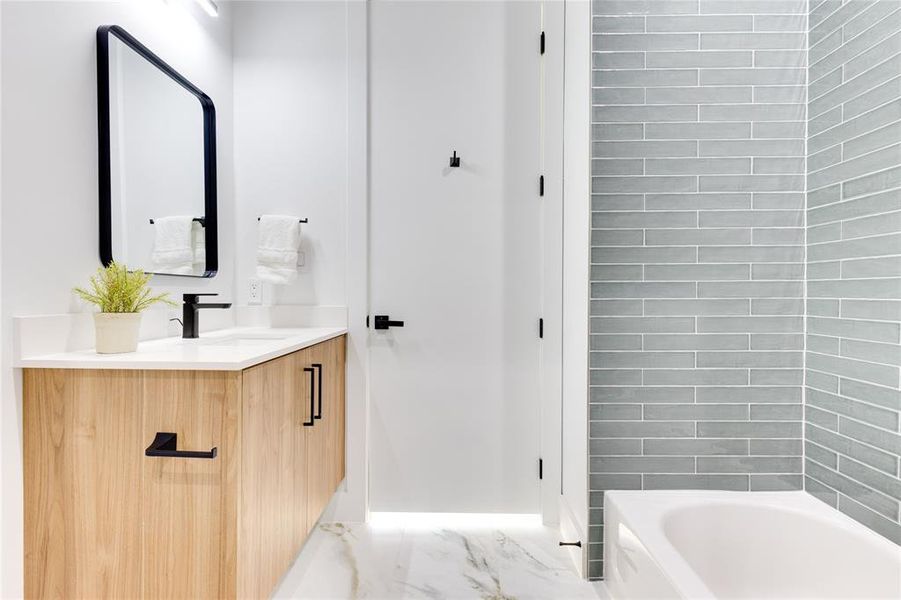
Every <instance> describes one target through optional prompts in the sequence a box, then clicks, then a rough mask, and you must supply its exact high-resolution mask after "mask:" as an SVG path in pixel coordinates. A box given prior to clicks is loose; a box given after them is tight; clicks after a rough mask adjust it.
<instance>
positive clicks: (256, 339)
mask: <svg viewBox="0 0 901 600" xmlns="http://www.w3.org/2000/svg"><path fill="white" fill-rule="evenodd" d="M286 339H288V338H287V337H286V336H280V335H262V334H257V335H253V334H248V335H232V336H228V337H222V338H208V339H205V340H204V339H203V338H201V341H200V343H201V344H203V345H205V346H262V345H265V344H271V343H272V342H278V341H281V340H286Z"/></svg>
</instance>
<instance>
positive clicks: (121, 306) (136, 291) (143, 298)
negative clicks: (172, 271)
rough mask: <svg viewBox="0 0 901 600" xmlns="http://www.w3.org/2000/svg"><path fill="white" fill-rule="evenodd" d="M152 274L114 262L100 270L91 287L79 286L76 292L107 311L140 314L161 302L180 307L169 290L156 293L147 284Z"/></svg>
mask: <svg viewBox="0 0 901 600" xmlns="http://www.w3.org/2000/svg"><path fill="white" fill-rule="evenodd" d="M151 277H152V275H148V274H147V273H144V271H141V270H140V269H138V270H137V271H132V272H129V271H128V268H127V267H126V266H125V265H123V264H121V263H117V262H115V261H113V262H112V263H110V264H109V266H107V267H105V268H103V267H101V268H100V269H97V273H96V274H94V275H92V276H91V278H90V279H89V280H88V283H89V285H88V288H87V289H86V288H82V287H77V288H75V289H73V290H72V291H73V292H74V293H75V295H77V296H78V297H79V298H81V299H82V300H84V301H85V302H88V303H90V304H95V305H97V306H98V307H99V308H100V312H105V313H136V312H141V311H143V310H145V309H147V308H149V307H150V306H153V305H154V304H157V303H162V304H167V305H169V306H177V304H176V303H175V302H173V301H172V300H171V299H170V298H169V294H168V293H162V294H156V295H153V292H152V291H151V290H150V288H149V287H147V284H148V283H149V282H150V278H151Z"/></svg>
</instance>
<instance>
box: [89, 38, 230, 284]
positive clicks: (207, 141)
mask: <svg viewBox="0 0 901 600" xmlns="http://www.w3.org/2000/svg"><path fill="white" fill-rule="evenodd" d="M110 35H114V36H116V38H118V39H119V40H121V41H122V43H124V44H125V45H126V46H128V47H129V48H131V49H132V50H134V51H135V52H137V53H138V54H140V55H141V56H142V57H144V58H145V59H146V60H147V61H148V62H149V63H151V64H152V65H153V66H155V67H156V68H158V69H159V70H160V71H162V72H163V73H165V74H166V75H168V76H169V77H170V78H171V79H172V80H173V81H175V82H176V83H177V84H179V85H180V86H182V87H183V88H185V89H186V90H188V92H190V93H191V94H192V95H193V96H194V97H195V98H197V100H198V101H199V102H200V106H201V108H202V109H203V191H204V212H205V213H206V214H204V215H203V217H204V220H205V223H204V228H203V229H204V236H205V241H206V266H205V270H204V273H203V275H177V274H173V273H154V274H155V275H169V276H172V277H214V276H215V275H216V273H217V272H218V270H219V252H218V250H219V245H218V244H219V239H218V238H219V234H218V219H217V213H216V196H217V193H216V108H215V107H214V106H213V101H212V100H211V99H210V97H209V96H207V95H206V94H204V93H203V91H201V90H200V89H199V88H198V87H197V86H195V85H194V84H192V83H191V82H190V81H188V80H187V79H185V78H184V77H183V76H182V75H181V74H180V73H179V72H178V71H176V70H175V69H173V68H172V67H170V66H169V65H168V64H166V62H164V61H163V60H162V59H161V58H160V57H158V56H157V55H156V54H154V53H153V52H151V51H150V50H149V49H148V48H147V47H146V46H144V44H142V43H141V42H139V41H138V40H136V39H135V38H134V37H133V36H132V35H131V34H129V33H128V32H127V31H125V30H124V29H122V28H121V27H119V26H118V25H101V26H100V27H98V28H97V134H98V142H99V144H98V149H99V156H98V158H99V161H98V166H99V176H100V180H99V183H100V262H101V263H103V265H104V266H107V265H109V264H110V263H111V262H113V238H112V180H111V172H110V169H111V167H110V113H109V36H110Z"/></svg>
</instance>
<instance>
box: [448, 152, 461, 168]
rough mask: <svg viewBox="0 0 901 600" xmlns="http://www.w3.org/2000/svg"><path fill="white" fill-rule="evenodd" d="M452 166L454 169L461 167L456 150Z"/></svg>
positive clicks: (451, 159)
mask: <svg viewBox="0 0 901 600" xmlns="http://www.w3.org/2000/svg"><path fill="white" fill-rule="evenodd" d="M450 166H452V167H459V166H460V157H459V156H457V151H456V150H454V155H453V156H451V157H450Z"/></svg>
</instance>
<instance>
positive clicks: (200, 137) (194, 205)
mask: <svg viewBox="0 0 901 600" xmlns="http://www.w3.org/2000/svg"><path fill="white" fill-rule="evenodd" d="M103 29H104V28H101V31H98V35H101V34H103V41H102V42H101V43H100V44H99V46H98V54H99V53H101V52H102V53H103V54H104V58H105V59H106V63H107V64H106V65H105V67H106V71H105V73H106V82H105V83H106V87H107V93H106V97H107V99H108V104H107V107H106V114H107V116H108V119H107V121H106V123H102V124H101V162H103V154H104V152H103V145H104V139H103V138H104V137H106V141H107V142H108V147H107V148H108V155H107V157H108V188H107V190H106V192H107V194H108V199H105V198H104V195H105V194H104V190H103V188H104V187H105V186H104V183H103V181H101V205H103V204H104V203H105V202H107V203H108V219H109V229H108V231H109V239H108V240H104V239H101V257H102V258H103V262H104V263H108V262H109V261H110V260H117V261H119V262H123V263H125V264H126V265H127V266H128V267H129V269H142V270H144V271H146V272H150V273H159V274H166V275H187V276H194V277H210V276H212V275H214V274H215V270H216V265H215V262H216V261H215V257H216V248H215V239H216V236H215V231H212V232H211V231H210V230H211V228H215V224H216V220H215V165H214V164H210V163H211V162H212V161H214V160H215V153H214V151H213V153H212V156H211V155H210V154H209V153H208V152H207V144H213V138H212V136H214V131H213V130H212V126H213V124H214V117H213V106H212V102H211V101H210V100H209V98H208V97H207V96H206V95H205V94H203V92H201V91H200V90H198V89H196V88H195V87H194V86H193V85H192V84H190V83H189V82H187V81H186V80H184V78H183V77H181V75H179V74H178V73H176V72H175V71H174V70H172V69H171V67H168V65H166V64H165V63H163V62H162V60H160V59H159V58H158V57H156V56H155V55H154V54H152V53H151V52H150V51H149V50H147V49H146V48H145V47H144V46H142V45H141V44H140V43H139V42H137V40H134V38H131V36H129V35H128V34H127V33H126V32H124V31H123V30H121V29H120V28H118V27H110V28H107V30H106V31H105V32H104V31H102V30H103ZM98 39H99V38H98ZM101 62H102V61H101ZM98 66H100V68H101V69H102V68H103V66H102V65H100V64H99V63H98ZM100 75H101V77H100V80H101V87H103V85H102V84H103V83H104V82H103V81H102V80H103V74H102V73H101V74H100ZM103 112H104V111H103V103H102V102H101V121H102V120H103V114H102V113H103ZM104 126H105V128H106V129H107V131H106V132H105V134H106V135H105V136H104V131H103V129H104ZM213 147H214V146H213ZM211 168H212V169H213V170H212V172H210V169H211ZM103 170H104V169H103V165H101V172H103ZM101 179H103V173H101ZM209 188H212V189H209ZM211 193H212V194H211ZM211 202H212V206H210V203H211ZM104 212H105V211H104V208H103V206H101V218H103V213H104ZM210 213H212V214H210ZM101 232H103V223H101ZM103 237H104V236H103V235H101V238H103ZM211 259H212V260H211Z"/></svg>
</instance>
